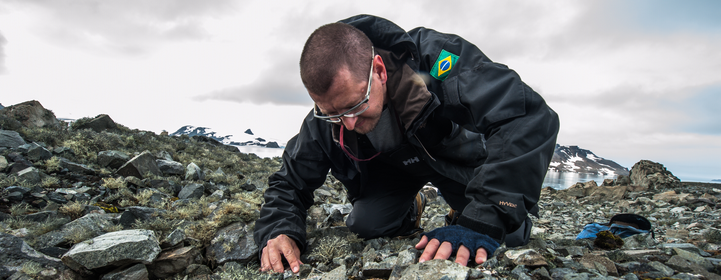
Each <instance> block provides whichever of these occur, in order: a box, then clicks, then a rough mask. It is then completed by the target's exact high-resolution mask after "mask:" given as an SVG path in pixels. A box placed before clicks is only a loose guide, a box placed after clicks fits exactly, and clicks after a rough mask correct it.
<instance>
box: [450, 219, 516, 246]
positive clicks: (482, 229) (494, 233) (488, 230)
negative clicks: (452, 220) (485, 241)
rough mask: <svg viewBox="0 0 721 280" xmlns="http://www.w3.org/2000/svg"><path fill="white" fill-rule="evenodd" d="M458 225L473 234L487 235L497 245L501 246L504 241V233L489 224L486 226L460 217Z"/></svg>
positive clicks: (499, 228)
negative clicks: (470, 230) (473, 232)
mask: <svg viewBox="0 0 721 280" xmlns="http://www.w3.org/2000/svg"><path fill="white" fill-rule="evenodd" d="M457 224H458V225H461V226H464V227H466V228H469V229H472V230H473V231H475V232H479V233H482V234H485V235H488V236H489V237H491V238H493V239H494V240H496V242H498V243H499V244H503V241H505V239H506V231H505V230H504V229H503V228H501V227H497V226H494V225H491V224H487V223H484V222H481V221H475V220H473V219H471V218H469V217H466V216H463V215H461V217H460V218H458V223H457Z"/></svg>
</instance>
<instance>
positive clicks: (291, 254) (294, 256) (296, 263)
mask: <svg viewBox="0 0 721 280" xmlns="http://www.w3.org/2000/svg"><path fill="white" fill-rule="evenodd" d="M288 239H290V238H288ZM290 244H291V245H292V247H291V250H290V251H285V253H283V256H285V259H286V260H288V264H289V265H290V270H292V271H293V273H298V271H300V265H301V264H303V263H302V262H301V261H300V249H298V245H297V244H295V241H293V240H290Z"/></svg>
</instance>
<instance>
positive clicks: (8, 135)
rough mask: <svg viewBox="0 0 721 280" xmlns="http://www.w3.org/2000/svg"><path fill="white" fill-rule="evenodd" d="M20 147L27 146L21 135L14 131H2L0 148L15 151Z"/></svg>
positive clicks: (0, 133) (0, 132) (0, 131)
mask: <svg viewBox="0 0 721 280" xmlns="http://www.w3.org/2000/svg"><path fill="white" fill-rule="evenodd" d="M20 145H25V140H23V138H22V137H20V133H17V132H15V131H12V130H1V129H0V147H6V148H12V149H14V148H17V147H19V146H20Z"/></svg>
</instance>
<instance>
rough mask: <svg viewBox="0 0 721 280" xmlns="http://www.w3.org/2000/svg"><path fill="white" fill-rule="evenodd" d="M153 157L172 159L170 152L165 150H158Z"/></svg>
mask: <svg viewBox="0 0 721 280" xmlns="http://www.w3.org/2000/svg"><path fill="white" fill-rule="evenodd" d="M155 158H157V159H163V160H167V161H173V156H172V155H171V154H170V153H168V152H167V151H160V152H158V154H157V155H156V156H155Z"/></svg>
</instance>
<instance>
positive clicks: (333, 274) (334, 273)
mask: <svg viewBox="0 0 721 280" xmlns="http://www.w3.org/2000/svg"><path fill="white" fill-rule="evenodd" d="M345 279H348V278H347V277H346V267H345V265H341V266H339V267H336V268H335V269H333V270H331V271H330V272H328V273H326V274H325V275H323V277H322V278H321V280H345Z"/></svg>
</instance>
